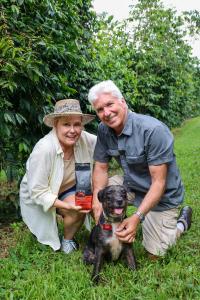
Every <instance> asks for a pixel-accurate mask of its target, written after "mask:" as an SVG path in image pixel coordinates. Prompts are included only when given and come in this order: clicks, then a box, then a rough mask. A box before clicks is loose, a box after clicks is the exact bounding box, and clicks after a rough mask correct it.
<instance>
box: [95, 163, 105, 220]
mask: <svg viewBox="0 0 200 300" xmlns="http://www.w3.org/2000/svg"><path fill="white" fill-rule="evenodd" d="M92 179H93V203H92V209H93V214H94V219H95V222H96V224H97V223H98V221H99V217H100V214H101V212H102V205H101V203H100V202H99V200H98V197H97V194H98V192H99V191H100V190H101V189H103V188H104V187H106V186H107V184H108V163H100V162H95V166H94V171H93V176H92Z"/></svg>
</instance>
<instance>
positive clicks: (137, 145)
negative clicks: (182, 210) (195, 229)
mask: <svg viewBox="0 0 200 300" xmlns="http://www.w3.org/2000/svg"><path fill="white" fill-rule="evenodd" d="M173 143H174V139H173V135H172V133H171V132H170V130H169V128H168V127H167V126H166V125H165V124H164V123H162V122H160V121H159V120H157V119H155V118H153V117H150V116H145V115H141V114H136V113H134V112H130V111H129V112H128V115H127V120H126V123H125V126H124V129H123V131H122V133H121V134H120V135H119V136H117V135H116V134H115V132H114V131H113V130H112V129H111V128H109V127H108V126H106V125H105V124H103V123H100V124H99V128H98V135H97V144H96V147H95V152H94V160H95V161H99V162H102V163H107V162H109V160H110V159H111V158H112V157H114V158H115V159H116V160H117V161H118V162H119V164H120V165H121V167H122V169H123V171H124V185H125V186H126V187H127V188H128V189H129V190H131V191H133V192H135V195H136V197H135V200H134V205H135V206H137V207H138V206H139V205H140V203H141V201H142V200H143V198H144V196H145V194H146V193H147V192H148V190H149V188H150V185H151V176H150V172H149V167H148V166H151V165H152V166H156V165H160V164H164V163H166V164H167V165H168V174H167V182H166V190H165V193H164V195H163V197H162V198H161V199H160V202H159V203H158V204H157V206H155V207H154V208H153V209H152V210H155V211H163V210H167V209H170V208H173V207H177V206H178V205H179V204H180V203H182V202H183V197H184V188H183V184H182V181H181V177H180V174H179V170H178V168H177V165H176V159H175V155H174V153H173Z"/></svg>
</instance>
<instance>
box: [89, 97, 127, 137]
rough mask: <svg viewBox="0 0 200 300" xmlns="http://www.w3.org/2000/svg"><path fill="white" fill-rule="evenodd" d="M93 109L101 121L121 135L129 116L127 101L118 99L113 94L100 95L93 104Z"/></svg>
mask: <svg viewBox="0 0 200 300" xmlns="http://www.w3.org/2000/svg"><path fill="white" fill-rule="evenodd" d="M93 107H94V109H95V111H96V113H97V115H98V117H99V119H100V120H101V121H102V122H103V123H104V124H106V125H107V126H109V127H110V128H112V129H114V131H115V132H116V133H117V134H120V133H121V132H122V130H123V128H124V124H125V121H126V115H127V105H126V102H125V100H124V99H123V98H122V99H118V98H117V97H115V96H113V95H112V94H111V93H104V94H100V95H99V96H98V98H97V99H96V100H95V101H94V102H93Z"/></svg>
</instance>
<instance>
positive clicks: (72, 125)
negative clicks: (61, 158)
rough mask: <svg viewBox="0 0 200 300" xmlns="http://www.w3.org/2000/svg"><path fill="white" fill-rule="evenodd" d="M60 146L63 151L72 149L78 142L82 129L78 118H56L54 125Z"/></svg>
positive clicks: (80, 120)
mask: <svg viewBox="0 0 200 300" xmlns="http://www.w3.org/2000/svg"><path fill="white" fill-rule="evenodd" d="M54 127H55V129H56V134H57V137H58V140H59V142H60V145H61V147H62V149H63V151H65V150H66V149H67V148H70V147H73V146H74V145H75V144H76V142H77V141H78V139H79V137H80V135H81V131H82V129H83V125H82V119H81V117H80V116H67V117H61V118H58V119H57V120H56V121H55V125H54Z"/></svg>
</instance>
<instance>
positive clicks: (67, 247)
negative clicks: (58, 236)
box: [61, 238, 78, 254]
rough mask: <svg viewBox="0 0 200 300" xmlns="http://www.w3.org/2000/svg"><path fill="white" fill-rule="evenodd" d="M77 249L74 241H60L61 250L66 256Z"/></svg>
mask: <svg viewBox="0 0 200 300" xmlns="http://www.w3.org/2000/svg"><path fill="white" fill-rule="evenodd" d="M77 249H78V245H77V243H76V242H75V241H74V240H65V239H64V238H63V239H62V242H61V250H62V251H63V252H65V253H66V254H69V253H70V252H72V251H75V250H77Z"/></svg>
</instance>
